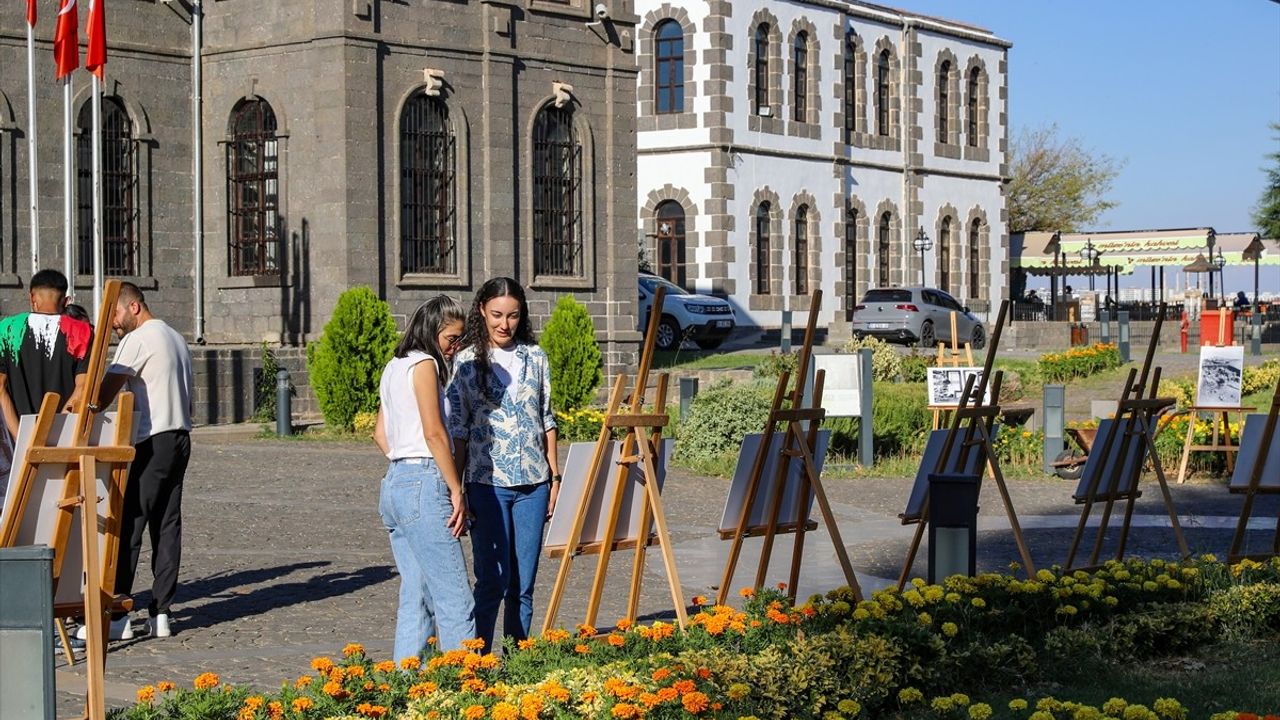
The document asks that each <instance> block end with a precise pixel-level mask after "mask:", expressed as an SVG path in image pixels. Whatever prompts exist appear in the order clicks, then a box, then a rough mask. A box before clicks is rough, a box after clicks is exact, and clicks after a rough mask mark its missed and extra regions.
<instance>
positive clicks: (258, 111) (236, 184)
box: [227, 98, 280, 276]
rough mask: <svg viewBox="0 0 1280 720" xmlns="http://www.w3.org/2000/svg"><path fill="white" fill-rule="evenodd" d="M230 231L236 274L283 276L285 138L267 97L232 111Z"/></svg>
mask: <svg viewBox="0 0 1280 720" xmlns="http://www.w3.org/2000/svg"><path fill="white" fill-rule="evenodd" d="M227 230H228V233H227V234H228V240H229V245H230V246H229V248H228V250H229V252H230V255H231V262H230V265H231V274H232V275H236V276H240V275H248V276H252V275H279V274H280V139H279V138H278V137H277V136H276V114H275V112H274V111H273V110H272V109H271V105H270V104H268V103H267V101H266V100H263V99H262V98H251V99H247V100H242V101H240V103H239V104H238V105H236V107H235V109H234V110H232V111H231V142H229V143H227Z"/></svg>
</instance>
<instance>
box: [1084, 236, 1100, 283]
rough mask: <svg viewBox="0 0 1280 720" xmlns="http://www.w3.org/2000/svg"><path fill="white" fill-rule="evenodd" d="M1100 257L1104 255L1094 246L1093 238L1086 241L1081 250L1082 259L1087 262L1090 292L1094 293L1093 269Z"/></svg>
mask: <svg viewBox="0 0 1280 720" xmlns="http://www.w3.org/2000/svg"><path fill="white" fill-rule="evenodd" d="M1100 255H1102V253H1100V252H1098V248H1096V247H1094V246H1093V238H1089V239H1088V240H1086V241H1085V245H1084V247H1082V248H1080V259H1081V260H1083V261H1084V262H1085V265H1086V266H1087V269H1088V271H1089V290H1090V292H1092V291H1093V289H1094V284H1093V271H1092V268H1093V266H1094V264H1095V263H1097V262H1098V257H1099V256H1100Z"/></svg>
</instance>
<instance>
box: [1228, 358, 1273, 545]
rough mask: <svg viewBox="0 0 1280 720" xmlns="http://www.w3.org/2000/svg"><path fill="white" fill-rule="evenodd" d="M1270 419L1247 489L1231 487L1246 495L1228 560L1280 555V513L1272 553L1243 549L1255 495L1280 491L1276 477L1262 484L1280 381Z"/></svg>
mask: <svg viewBox="0 0 1280 720" xmlns="http://www.w3.org/2000/svg"><path fill="white" fill-rule="evenodd" d="M1255 417H1256V416H1255ZM1266 418H1267V419H1266V421H1265V422H1264V423H1263V425H1262V438H1261V440H1260V441H1259V442H1258V454H1257V456H1255V458H1254V462H1253V467H1251V468H1249V470H1248V473H1249V480H1248V484H1247V485H1245V487H1244V488H1243V489H1241V488H1238V487H1236V485H1235V483H1234V482H1232V483H1231V485H1230V486H1229V488H1230V491H1231V492H1233V493H1242V494H1243V495H1244V506H1243V507H1241V509H1240V520H1239V521H1237V522H1236V531H1235V534H1234V535H1233V536H1232V538H1231V551H1230V552H1229V553H1228V554H1227V562H1229V563H1234V562H1239V561H1240V560H1243V559H1245V558H1249V559H1251V560H1262V559H1265V558H1271V557H1275V556H1276V555H1280V515H1278V516H1277V517H1276V533H1275V536H1274V537H1273V538H1272V539H1271V552H1270V553H1253V554H1245V553H1243V552H1241V551H1242V550H1243V549H1244V536H1245V532H1246V531H1247V530H1248V528H1249V517H1250V515H1252V513H1253V500H1254V498H1255V497H1256V496H1258V495H1261V494H1272V495H1274V494H1277V493H1280V483H1278V482H1277V480H1276V478H1275V477H1271V478H1269V480H1270V482H1269V483H1267V484H1266V485H1263V483H1262V480H1263V476H1262V472H1263V470H1264V469H1266V466H1267V459H1268V457H1270V455H1271V451H1272V442H1273V441H1274V440H1275V436H1276V432H1277V425H1280V381H1278V382H1276V391H1275V393H1274V394H1273V395H1272V396H1271V410H1270V411H1269V412H1268V413H1267V415H1266ZM1242 470H1243V468H1242ZM1233 480H1234V478H1233Z"/></svg>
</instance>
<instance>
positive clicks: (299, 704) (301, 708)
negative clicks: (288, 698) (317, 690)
mask: <svg viewBox="0 0 1280 720" xmlns="http://www.w3.org/2000/svg"><path fill="white" fill-rule="evenodd" d="M313 707H315V703H313V702H311V698H309V697H300V698H294V699H293V711H294V712H296V713H304V712H306V711H308V710H310V709H311V708H313Z"/></svg>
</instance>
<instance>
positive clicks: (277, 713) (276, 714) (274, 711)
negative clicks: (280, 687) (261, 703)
mask: <svg viewBox="0 0 1280 720" xmlns="http://www.w3.org/2000/svg"><path fill="white" fill-rule="evenodd" d="M267 717H268V718H270V720H280V718H282V717H284V705H282V704H280V701H279V700H272V701H271V702H269V703H267Z"/></svg>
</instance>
